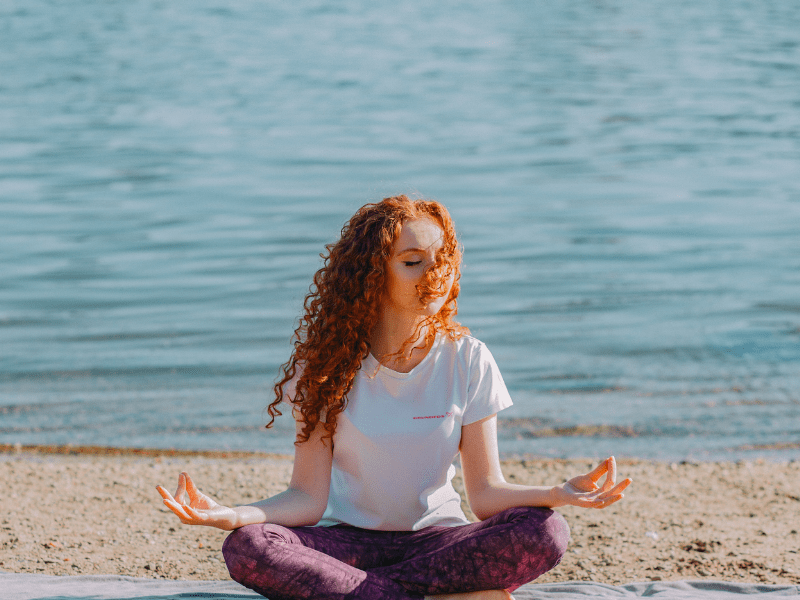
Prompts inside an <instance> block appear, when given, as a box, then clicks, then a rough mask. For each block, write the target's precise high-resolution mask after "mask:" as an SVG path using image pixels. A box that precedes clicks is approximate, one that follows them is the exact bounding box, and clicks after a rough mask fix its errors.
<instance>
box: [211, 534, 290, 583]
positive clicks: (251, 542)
mask: <svg viewBox="0 0 800 600" xmlns="http://www.w3.org/2000/svg"><path fill="white" fill-rule="evenodd" d="M278 529H279V528H278V527H274V526H271V525H268V524H263V523H262V524H257V525H246V526H244V527H241V528H239V529H236V530H234V531H233V532H231V534H230V535H229V536H228V537H227V538H225V541H224V542H223V544H222V556H223V558H224V559H225V565H226V566H227V567H228V572H229V573H230V575H231V579H233V580H234V581H236V582H238V583H241V584H242V585H245V586H249V585H250V584H251V583H252V582H251V581H250V580H251V579H252V578H253V577H254V576H256V573H262V574H263V573H265V572H267V571H269V570H270V568H271V567H273V566H274V560H275V558H276V556H277V555H278V554H279V553H280V551H279V550H278V549H277V546H278V545H280V543H281V542H282V541H284V540H283V539H282V536H281V535H280V531H277V530H278Z"/></svg>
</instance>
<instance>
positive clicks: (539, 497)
mask: <svg viewBox="0 0 800 600" xmlns="http://www.w3.org/2000/svg"><path fill="white" fill-rule="evenodd" d="M468 500H469V505H470V508H471V509H472V512H473V513H475V516H476V517H478V518H479V519H481V520H484V519H488V518H489V517H491V516H493V515H496V514H497V513H499V512H502V511H504V510H506V509H507V508H513V507H515V506H538V507H542V508H555V507H557V506H562V504H563V503H560V502H558V500H557V497H556V495H555V494H553V488H552V487H550V486H529V485H517V484H514V483H508V482H507V481H497V482H494V483H492V484H490V485H487V486H485V487H484V488H483V489H481V490H480V491H479V492H474V493H473V494H470V495H468Z"/></svg>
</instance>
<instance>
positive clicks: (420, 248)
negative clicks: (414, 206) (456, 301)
mask: <svg viewBox="0 0 800 600" xmlns="http://www.w3.org/2000/svg"><path fill="white" fill-rule="evenodd" d="M443 244H444V232H443V231H442V228H441V227H439V225H438V224H437V223H436V222H435V221H433V220H432V219H429V218H426V217H420V218H418V219H409V220H408V221H405V222H404V223H403V225H402V226H401V228H400V234H399V235H398V236H397V239H396V240H395V241H394V244H393V246H392V255H391V257H390V258H389V260H388V262H387V268H386V294H385V296H384V299H383V307H384V308H388V309H390V310H393V311H398V312H401V313H409V314H413V315H414V316H429V315H435V314H436V313H438V312H439V311H440V310H441V308H442V306H444V304H445V302H447V299H448V298H449V297H450V290H451V289H452V287H453V274H452V273H451V274H450V276H449V277H448V278H447V281H445V283H444V286H443V287H442V289H441V291H442V295H441V296H436V297H435V298H432V299H430V300H429V301H428V302H427V303H424V302H423V301H422V300H421V299H420V296H419V292H418V291H417V285H419V284H421V283H423V282H424V281H425V278H424V275H425V271H426V270H427V269H428V268H429V267H431V266H432V265H433V264H435V262H436V252H437V251H438V250H439V249H440V248H441V247H442V245H443Z"/></svg>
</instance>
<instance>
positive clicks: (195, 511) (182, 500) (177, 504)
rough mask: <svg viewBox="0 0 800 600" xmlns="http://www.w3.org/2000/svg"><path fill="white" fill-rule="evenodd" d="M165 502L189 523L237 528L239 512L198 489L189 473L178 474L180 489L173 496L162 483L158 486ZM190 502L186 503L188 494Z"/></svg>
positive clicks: (180, 517)
mask: <svg viewBox="0 0 800 600" xmlns="http://www.w3.org/2000/svg"><path fill="white" fill-rule="evenodd" d="M156 489H157V490H158V493H159V494H161V497H162V498H163V499H164V504H165V505H166V506H167V508H169V509H170V510H171V511H172V512H174V513H175V514H176V515H178V518H179V519H180V520H181V522H182V523H185V524H187V525H208V526H210V527H218V528H219V529H225V530H227V531H230V530H232V529H235V528H236V521H237V514H236V511H234V509H232V508H229V507H227V506H223V505H222V504H219V503H218V502H216V501H215V500H214V499H213V498H211V497H210V496H206V495H205V494H204V493H202V492H201V491H200V490H198V489H197V486H195V484H194V482H193V481H192V478H191V477H189V474H188V473H181V474H180V475H178V489H177V491H176V492H175V496H174V497H173V496H172V494H170V493H169V492H168V491H167V490H166V489H164V488H163V487H161V486H160V485H158V486H156ZM187 494H188V496H189V503H188V504H187V503H186V496H187Z"/></svg>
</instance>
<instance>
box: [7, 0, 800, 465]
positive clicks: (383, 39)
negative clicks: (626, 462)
mask: <svg viewBox="0 0 800 600" xmlns="http://www.w3.org/2000/svg"><path fill="white" fill-rule="evenodd" d="M0 39H1V40H2V43H0V232H2V236H0V443H17V442H19V443H23V444H27V443H50V444H53V443H57V444H65V443H73V444H99V445H109V446H147V447H176V448H196V449H211V448H214V449H220V448H232V449H249V450H269V451H280V452H290V451H291V441H292V437H291V424H289V423H287V422H285V421H284V420H282V421H280V422H279V423H278V427H277V429H276V430H274V431H272V432H269V433H265V432H264V431H263V430H262V425H263V423H264V422H265V416H264V414H263V408H264V406H265V405H266V404H267V403H268V402H269V400H270V388H271V382H272V379H273V378H274V376H275V374H276V373H277V366H278V365H279V364H280V363H282V362H283V361H284V360H285V359H286V358H287V356H288V352H289V342H288V338H289V336H290V334H291V332H292V330H293V327H294V323H295V322H296V319H297V316H298V311H299V308H300V304H301V301H302V297H303V295H304V294H305V292H306V290H307V288H308V284H309V282H310V278H311V275H312V274H313V272H314V271H315V270H316V269H317V268H318V266H319V257H318V253H319V252H320V251H321V250H322V247H323V245H324V244H325V243H327V242H330V241H332V240H334V239H335V238H336V237H337V233H338V231H339V228H340V227H341V225H342V224H343V223H344V221H345V220H346V219H347V218H348V217H349V216H350V215H351V214H352V212H353V211H354V210H355V209H356V208H357V207H358V206H360V205H361V204H362V203H364V202H366V201H370V200H376V199H379V198H381V197H383V196H385V195H391V194H394V193H398V192H412V193H413V192H416V191H418V192H420V193H422V194H424V195H426V196H429V197H435V198H437V199H439V200H441V201H443V202H444V203H445V204H447V205H448V206H449V208H450V209H451V212H452V213H453V215H454V217H455V219H456V223H457V225H458V228H459V230H460V233H461V236H462V240H463V243H464V245H465V248H466V254H465V264H464V271H463V279H462V299H461V303H460V315H461V317H462V320H463V322H464V323H465V324H466V325H468V326H469V327H470V328H471V329H472V330H473V333H474V334H475V335H476V336H477V337H479V338H480V339H482V340H483V341H485V342H486V343H487V344H488V345H489V347H490V348H491V349H492V351H493V353H494V354H495V357H496V359H497V361H498V363H499V364H500V366H501V369H502V371H503V373H504V376H505V378H506V381H507V383H508V385H509V388H510V389H511V391H512V395H513V396H514V398H515V402H516V403H515V406H514V407H513V408H512V409H510V410H508V411H505V413H504V414H502V415H501V416H502V420H501V423H500V425H501V427H500V436H501V439H500V447H501V450H502V452H504V453H505V454H521V453H532V454H539V455H545V456H603V455H605V454H608V453H610V452H614V453H616V455H617V456H640V457H648V458H656V459H662V460H674V459H681V458H683V459H701V460H704V459H706V460H718V459H742V458H744V459H749V458H754V457H766V458H769V459H782V460H785V459H790V458H797V457H798V456H800V396H799V395H798V366H799V365H800V301H798V297H800V294H798V292H800V275H799V274H800V235H798V232H799V231H800V183H799V182H800V177H798V175H800V168H799V167H798V166H799V165H800V162H798V160H799V159H800V6H798V5H797V4H796V3H793V2H785V3H779V2H745V1H742V0H732V1H723V0H713V1H711V2H707V3H694V2H688V1H678V2H674V1H673V2H666V1H665V0H664V1H661V0H658V1H654V2H647V3H639V4H636V5H634V4H632V3H626V2H621V1H618V2H613V1H606V2H599V1H591V2H590V1H589V0H579V1H577V2H566V1H562V0H557V1H555V2H550V3H532V2H527V1H523V0H517V1H512V0H509V1H507V2H497V3H485V2H477V1H466V0H465V1H455V0H450V1H443V2H440V3H435V4H432V5H431V4H430V3H427V2H422V1H421V0H410V1H408V2H404V3H399V4H395V5H393V6H391V7H388V8H387V7H383V6H380V5H375V4H374V3H368V2H365V1H363V0H344V1H342V2H338V3H336V4H335V5H332V4H331V3H326V2H318V1H310V0H300V1H298V2H293V3H282V4H275V3H269V4H265V3H262V2H254V1H247V0H242V1H241V2H237V3H221V2H218V1H213V0H195V1H193V2H186V1H183V2H182V1H180V0H176V1H173V2H161V1H155V0H150V1H146V0H130V1H128V2H102V3H97V2H71V3H59V2H47V1H43V0H26V1H25V2H13V1H6V2H3V3H2V4H0ZM506 413H507V414H506Z"/></svg>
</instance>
